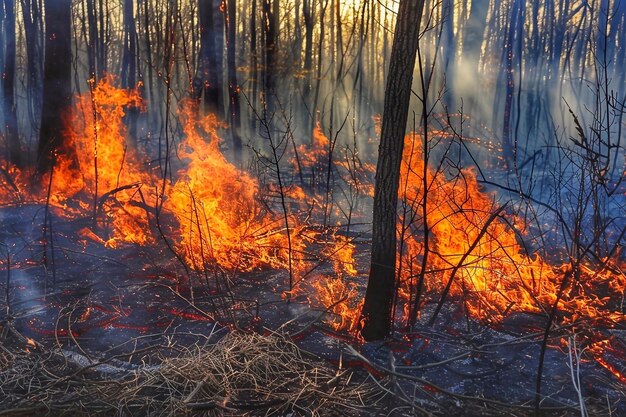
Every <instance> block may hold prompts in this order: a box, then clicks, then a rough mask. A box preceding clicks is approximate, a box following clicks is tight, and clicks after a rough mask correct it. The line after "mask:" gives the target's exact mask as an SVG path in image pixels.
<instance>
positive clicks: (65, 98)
mask: <svg viewBox="0 0 626 417" xmlns="http://www.w3.org/2000/svg"><path fill="white" fill-rule="evenodd" d="M44 7H45V24H46V41H45V58H44V75H43V103H42V110H41V130H40V136H39V146H38V149H37V158H38V164H37V168H38V172H39V174H44V173H46V172H49V171H50V169H51V167H52V166H53V164H54V158H55V157H56V154H57V152H68V151H69V150H68V149H64V146H63V145H64V141H63V130H64V128H63V120H64V116H65V113H66V112H67V111H69V107H70V105H71V104H72V80H71V76H72V50H71V47H72V38H71V28H72V1H71V0H45V2H44Z"/></svg>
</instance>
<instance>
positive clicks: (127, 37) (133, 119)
mask: <svg viewBox="0 0 626 417" xmlns="http://www.w3.org/2000/svg"><path fill="white" fill-rule="evenodd" d="M133 3H134V1H133V0H124V50H123V54H122V87H123V88H126V89H130V88H135V87H137V59H136V57H137V29H136V28H135V14H134V5H133ZM137 115H138V109H137V108H136V107H132V106H131V107H130V108H129V109H128V110H127V115H126V118H125V121H126V125H127V126H128V134H129V137H130V139H131V141H135V140H136V139H137Z"/></svg>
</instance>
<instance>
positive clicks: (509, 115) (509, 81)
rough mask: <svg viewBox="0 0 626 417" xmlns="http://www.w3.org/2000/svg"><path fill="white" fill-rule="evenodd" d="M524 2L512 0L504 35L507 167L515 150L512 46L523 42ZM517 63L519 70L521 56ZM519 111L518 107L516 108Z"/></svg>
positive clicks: (504, 122)
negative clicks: (507, 25)
mask: <svg viewBox="0 0 626 417" xmlns="http://www.w3.org/2000/svg"><path fill="white" fill-rule="evenodd" d="M524 11H525V4H524V1H523V0H515V1H514V2H513V8H512V10H511V20H510V22H509V28H508V30H507V34H506V37H505V38H504V59H503V61H504V62H503V63H502V71H504V76H505V82H506V84H505V85H506V94H505V97H504V116H503V122H502V153H503V156H504V160H505V163H506V165H507V166H508V167H511V166H513V163H514V158H515V154H516V152H517V145H516V144H514V143H513V142H514V139H515V140H516V138H513V137H512V136H513V135H512V130H513V129H512V127H511V124H512V121H513V94H514V92H515V78H514V75H515V69H514V68H513V64H514V59H513V57H514V48H515V45H516V42H523V40H522V34H523V30H524V27H523V22H524ZM516 58H517V63H519V65H520V68H519V71H521V57H520V56H517V57H516ZM517 110H518V112H519V109H517Z"/></svg>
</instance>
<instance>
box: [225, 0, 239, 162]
mask: <svg viewBox="0 0 626 417" xmlns="http://www.w3.org/2000/svg"><path fill="white" fill-rule="evenodd" d="M226 27H227V29H228V30H227V38H226V39H227V46H228V56H227V61H228V98H229V100H228V121H229V123H230V131H231V134H232V139H233V148H234V150H235V156H236V157H237V158H239V157H240V156H241V137H240V136H239V129H240V128H241V105H240V103H239V83H238V82H237V61H236V57H237V36H236V34H237V1H236V0H228V9H227V19H226Z"/></svg>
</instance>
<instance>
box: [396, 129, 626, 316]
mask: <svg viewBox="0 0 626 417" xmlns="http://www.w3.org/2000/svg"><path fill="white" fill-rule="evenodd" d="M421 155H422V154H421V138H420V137H418V136H416V135H408V136H407V137H406V139H405V151H404V156H403V164H402V168H401V185H400V189H401V191H402V198H403V200H404V201H405V202H406V205H407V216H406V218H407V219H408V218H409V217H411V216H417V218H418V221H417V222H415V223H414V224H415V225H417V226H419V222H422V221H423V219H422V218H421V217H422V213H423V210H422V208H423V204H424V194H425V193H424V188H425V187H424V175H425V176H426V189H427V193H426V203H425V204H426V216H427V219H426V223H427V224H428V227H429V229H430V232H431V241H430V244H429V246H430V247H429V254H428V259H427V260H428V262H427V265H428V266H427V270H426V271H419V268H417V270H416V267H415V266H416V265H421V263H420V260H421V257H422V255H423V253H424V243H423V242H424V240H423V233H413V234H411V233H409V234H407V236H405V251H404V254H403V257H402V259H401V261H402V263H403V265H404V267H403V268H402V271H403V274H402V277H401V282H402V286H403V288H402V291H401V293H402V294H404V296H405V299H406V300H408V296H409V294H410V293H411V289H410V286H411V283H412V282H414V281H415V276H416V275H419V274H421V273H423V274H424V284H425V287H426V288H425V289H426V291H427V292H428V291H432V292H434V293H440V292H441V291H442V290H443V288H444V287H445V286H446V285H447V284H448V282H449V281H450V279H451V277H452V273H453V271H454V270H455V268H457V267H458V268H457V271H456V275H455V276H454V277H453V279H454V280H453V282H452V284H451V287H450V295H451V296H452V297H457V298H462V299H463V300H464V305H465V306H466V308H467V309H468V312H469V313H470V315H471V316H472V317H474V318H476V319H479V320H483V321H486V322H498V321H501V320H502V319H503V318H504V317H505V316H506V315H507V314H510V313H512V312H541V311H549V310H550V309H551V307H552V305H553V304H554V302H555V301H556V297H557V294H558V292H559V287H560V285H561V281H562V280H563V277H564V276H565V274H566V271H568V269H569V268H571V267H570V266H569V265H562V266H559V267H554V266H553V265H550V264H549V263H548V262H546V261H545V260H544V259H543V258H542V257H541V256H540V255H538V254H533V255H532V256H529V255H527V254H526V252H525V250H524V248H523V247H522V246H521V245H520V244H519V243H518V239H519V238H520V236H518V234H516V232H515V230H514V229H512V228H511V226H510V225H509V222H507V221H505V220H504V219H503V218H496V219H495V220H494V221H492V222H491V223H490V224H489V225H487V220H488V219H489V217H490V215H491V214H492V213H493V212H495V210H496V209H497V207H498V205H499V204H498V202H497V201H496V199H495V196H494V195H490V194H488V193H485V192H483V191H482V190H481V189H480V186H479V184H478V181H477V179H476V175H475V174H474V172H473V171H472V170H462V171H461V172H460V173H459V175H458V176H456V177H455V178H454V179H452V180H448V179H446V178H445V176H444V175H443V174H442V173H435V172H434V171H433V170H432V169H431V168H426V169H425V167H424V163H423V158H422V156H421ZM510 223H511V224H518V223H520V219H513V220H512V221H510ZM417 226H416V227H417ZM420 227H421V226H420ZM400 228H401V225H399V229H400ZM483 229H484V230H483ZM481 232H482V235H481ZM474 243H475V247H474V248H473V250H471V251H470V249H471V248H472V246H473V244H474ZM461 261H463V262H462V263H460V262H461ZM407 265H413V270H412V271H411V268H409V267H407ZM579 269H580V276H581V278H580V282H579V283H577V284H579V285H578V289H579V290H578V291H576V293H574V291H569V290H568V291H566V292H565V293H564V294H563V296H562V297H561V300H560V301H559V303H558V308H559V311H560V313H561V314H563V313H564V314H565V316H566V317H565V318H564V320H565V321H566V322H574V321H576V320H577V319H578V318H585V319H602V320H605V321H606V322H611V321H614V320H622V319H623V318H624V317H623V315H622V313H620V312H617V311H611V308H610V306H609V305H608V303H609V301H610V300H611V298H612V297H611V296H612V295H615V296H618V295H619V294H620V293H621V292H623V289H624V288H625V285H624V284H626V281H625V280H624V276H623V275H621V276H618V275H616V274H611V273H610V272H609V271H608V270H607V269H604V270H603V271H600V272H597V271H594V270H593V269H592V268H591V267H590V266H588V265H582V266H581V267H579ZM610 281H612V284H611V285H613V287H612V288H610V287H609V286H607V285H603V284H604V283H605V282H610ZM567 287H568V288H570V287H571V285H568V286H567ZM598 289H601V290H600V291H598ZM607 291H615V292H614V293H613V294H609V293H607ZM620 291H621V292H620ZM599 293H602V294H603V296H602V297H600V296H599V295H598V294H599Z"/></svg>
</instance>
